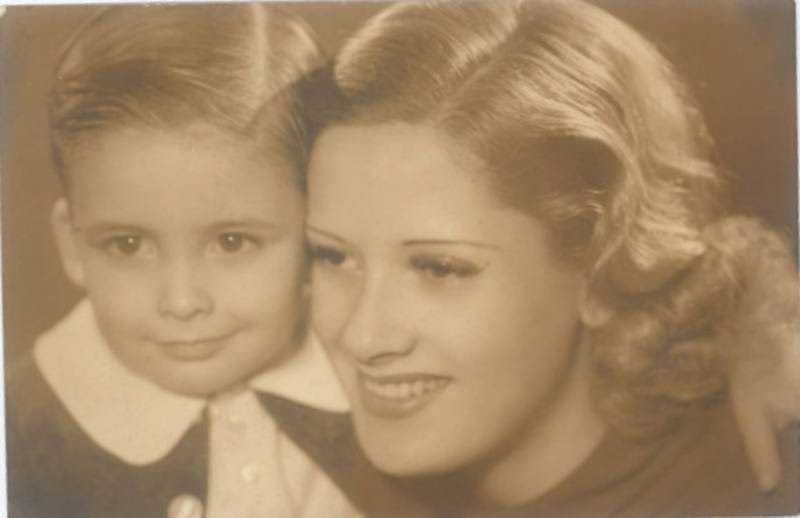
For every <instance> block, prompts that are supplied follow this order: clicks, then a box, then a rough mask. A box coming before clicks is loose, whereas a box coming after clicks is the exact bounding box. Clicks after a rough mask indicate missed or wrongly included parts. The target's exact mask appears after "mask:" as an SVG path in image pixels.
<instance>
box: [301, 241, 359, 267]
mask: <svg viewBox="0 0 800 518" xmlns="http://www.w3.org/2000/svg"><path fill="white" fill-rule="evenodd" d="M311 259H312V260H313V261H314V262H315V263H321V264H325V265H328V266H332V267H334V268H342V269H348V270H350V269H354V268H355V262H354V261H353V260H352V258H350V256H349V255H348V254H347V253H346V252H344V251H342V250H337V249H336V248H331V247H329V246H312V247H311Z"/></svg>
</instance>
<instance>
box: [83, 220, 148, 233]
mask: <svg viewBox="0 0 800 518" xmlns="http://www.w3.org/2000/svg"><path fill="white" fill-rule="evenodd" d="M110 230H125V231H134V232H145V231H146V230H147V229H146V228H145V227H142V226H141V225H134V224H132V223H125V222H122V221H96V222H94V223H92V224H90V225H87V226H86V227H81V231H83V232H98V233H99V232H108V231H110Z"/></svg>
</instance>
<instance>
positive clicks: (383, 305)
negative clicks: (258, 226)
mask: <svg viewBox="0 0 800 518" xmlns="http://www.w3.org/2000/svg"><path fill="white" fill-rule="evenodd" d="M309 182H310V183H309V195H310V199H309V203H310V214H309V220H308V221H309V226H308V237H309V240H310V243H311V247H312V250H313V256H314V267H313V303H312V311H313V325H314V327H315V329H316V331H317V332H318V334H319V336H320V338H321V339H322V342H323V343H324V344H325V346H326V349H327V351H328V353H329V355H330V357H331V360H332V362H333V364H334V366H335V368H336V370H337V372H338V374H339V376H340V378H341V380H342V383H343V385H344V387H345V390H346V392H347V393H348V395H349V397H350V399H351V400H352V413H353V419H354V422H355V427H356V431H357V434H358V438H359V441H360V443H361V445H362V447H363V449H364V451H365V452H366V454H367V456H368V457H369V458H370V459H371V460H372V461H373V462H374V463H375V464H376V465H377V467H379V468H380V469H382V470H383V471H386V472H389V473H392V474H397V475H424V474H433V473H441V472H446V471H450V470H454V469H457V468H460V467H465V466H468V465H469V464H471V463H473V462H480V461H483V460H485V459H486V458H489V457H491V456H492V455H495V454H498V453H499V450H501V449H502V448H509V447H513V445H514V444H515V442H516V441H518V440H527V439H526V438H528V437H530V436H531V434H533V433H534V432H535V430H536V429H537V427H538V426H539V425H540V424H541V422H542V421H544V420H546V419H547V417H546V416H547V415H549V414H550V413H549V412H546V411H547V410H548V408H549V405H548V403H549V402H551V401H552V400H553V399H555V397H556V396H557V395H558V393H559V389H560V387H561V385H560V384H561V382H562V380H563V379H564V378H565V377H566V373H567V367H568V366H569V365H571V363H572V361H573V359H574V355H573V353H574V351H575V349H576V335H577V330H578V328H579V318H578V299H579V292H580V289H581V285H582V276H581V275H580V274H579V273H578V272H576V271H573V270H568V269H565V268H562V267H560V266H559V265H558V264H556V263H555V262H554V259H553V255H552V254H551V251H550V250H549V249H548V240H547V239H546V235H545V228H544V227H543V226H542V224H540V223H539V222H538V221H537V220H535V219H533V218H532V217H530V216H528V215H526V214H523V213H521V212H519V211H517V210H514V209H511V208H509V207H506V206H504V205H502V204H501V203H500V202H499V201H498V200H497V199H495V198H494V197H493V196H492V195H491V194H490V192H489V191H488V189H487V188H486V187H485V184H484V183H483V180H482V178H481V177H480V176H479V174H478V171H477V168H476V167H475V166H472V165H471V164H470V161H468V160H467V159H465V158H464V159H462V157H461V156H459V154H458V148H457V147H456V146H454V145H453V143H452V142H451V141H449V140H448V139H447V138H446V137H445V136H444V135H443V134H441V133H439V132H437V131H436V130H434V129H431V128H428V127H426V126H417V125H405V124H397V125H390V124H383V125H375V126H334V127H332V128H329V129H328V130H327V131H325V133H324V134H323V135H322V136H321V137H320V139H319V140H318V143H317V145H316V146H315V149H314V151H313V156H312V161H311V165H310V176H309Z"/></svg>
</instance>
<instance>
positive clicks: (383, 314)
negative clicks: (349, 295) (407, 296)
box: [341, 275, 416, 363]
mask: <svg viewBox="0 0 800 518" xmlns="http://www.w3.org/2000/svg"><path fill="white" fill-rule="evenodd" d="M402 291H403V290H402V287H401V286H400V285H399V283H398V282H396V280H395V279H391V278H387V277H385V276H379V275H374V276H369V275H368V276H365V280H364V283H363V284H362V286H361V290H360V294H359V296H358V297H357V299H356V300H355V301H354V303H353V304H352V305H351V309H350V315H349V318H348V319H347V322H346V324H345V328H344V329H343V332H342V335H341V345H342V346H343V347H344V348H345V349H347V351H348V352H349V353H350V354H351V355H352V356H353V357H354V358H355V359H357V360H358V361H360V362H362V363H382V362H385V361H391V360H392V359H393V358H396V357H400V356H405V355H407V354H409V353H410V352H411V351H412V350H413V349H414V346H415V344H416V336H415V333H414V332H413V331H412V329H413V327H412V326H410V325H408V324H409V320H410V318H409V317H410V315H409V308H404V307H403V305H404V303H403V301H404V296H403V293H402Z"/></svg>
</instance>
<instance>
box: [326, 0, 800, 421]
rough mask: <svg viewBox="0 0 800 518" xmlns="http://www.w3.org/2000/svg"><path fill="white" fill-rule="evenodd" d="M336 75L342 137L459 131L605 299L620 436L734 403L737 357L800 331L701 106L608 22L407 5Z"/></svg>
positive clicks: (634, 36)
mask: <svg viewBox="0 0 800 518" xmlns="http://www.w3.org/2000/svg"><path fill="white" fill-rule="evenodd" d="M333 76H334V80H335V82H336V84H337V86H338V88H339V89H340V92H341V97H342V99H341V105H340V106H337V108H336V109H335V110H333V111H331V112H330V113H328V114H327V115H326V117H327V121H328V123H334V124H335V123H345V124H379V123H392V122H405V123H411V124H427V125H431V126H433V127H435V128H437V129H438V130H440V131H443V132H444V133H445V134H447V135H449V136H450V137H452V138H453V139H454V140H455V142H457V143H459V145H461V146H462V147H463V149H464V151H465V152H468V153H471V154H472V155H473V156H474V157H475V158H476V159H477V160H478V161H479V163H480V164H482V168H483V170H484V173H485V177H486V178H487V179H488V182H489V184H490V185H491V187H492V189H493V190H494V192H495V193H496V194H497V195H498V197H500V198H501V199H502V200H504V201H505V202H507V203H508V204H510V205H512V206H514V207H517V208H519V209H521V210H524V211H527V212H528V213H530V214H532V215H533V216H534V217H536V218H538V219H540V220H541V221H543V222H545V223H546V225H547V227H548V228H549V230H550V234H551V239H552V242H553V243H554V247H553V249H554V250H555V252H556V254H557V255H558V257H559V259H560V260H562V261H563V262H564V263H565V264H568V265H570V266H571V267H576V268H582V269H584V270H585V271H586V272H587V279H588V281H587V282H588V286H589V290H588V293H589V295H588V296H589V298H590V299H591V300H592V303H593V304H595V305H597V306H598V307H602V308H604V309H605V310H606V311H607V312H608V314H610V315H611V317H610V318H609V319H607V320H605V321H604V322H603V323H602V324H600V325H597V326H596V327H593V328H590V329H587V330H586V333H587V336H588V338H589V340H590V342H589V343H591V347H592V351H593V356H594V365H595V370H594V374H595V388H596V390H595V391H594V394H593V395H594V397H595V400H596V401H595V403H596V406H597V408H598V409H600V410H601V411H602V414H603V415H604V416H605V418H606V420H607V421H608V422H609V423H611V424H612V425H614V426H615V427H616V428H617V429H618V430H620V431H622V432H625V433H631V434H646V433H652V432H655V431H657V430H663V429H664V428H665V427H666V426H667V425H668V424H669V423H670V422H673V421H675V420H676V419H679V418H680V417H681V416H682V415H684V414H685V413H686V411H687V409H689V408H693V407H696V406H698V405H702V404H703V403H704V402H707V401H711V400H714V399H716V398H718V397H719V396H720V395H721V394H722V391H723V389H724V385H725V379H726V372H727V367H726V365H727V362H726V358H731V357H733V356H735V355H732V354H731V353H730V352H731V351H734V350H739V349H742V348H743V347H744V341H747V342H752V343H759V344H760V343H764V341H765V340H768V339H778V338H782V339H785V338H786V337H785V335H781V336H780V337H779V336H778V335H779V334H780V333H777V332H776V331H775V330H776V329H778V328H784V329H785V326H786V323H787V322H794V321H796V319H797V301H796V299H797V290H796V279H795V268H794V265H793V260H792V257H791V254H790V253H789V252H788V247H787V246H786V243H784V242H783V241H782V240H781V239H780V238H778V237H777V236H776V234H775V233H774V232H773V231H771V230H770V229H768V228H767V227H766V226H764V225H761V224H760V223H758V222H756V221H754V220H751V219H742V218H725V217H724V214H725V211H724V204H723V203H722V202H721V201H720V200H721V199H722V197H723V194H724V189H725V180H726V179H725V175H724V173H723V171H721V169H720V168H719V167H717V166H715V165H714V163H713V161H712V158H713V157H712V155H713V145H712V140H711V138H710V136H709V133H708V131H707V129H706V125H705V122H704V120H703V117H702V115H701V114H700V111H699V110H698V109H697V108H696V106H695V102H694V100H693V99H692V96H691V95H690V93H689V91H688V89H687V88H686V86H685V85H684V83H683V82H682V81H681V80H680V78H679V77H678V76H677V74H676V73H675V72H674V70H673V68H672V66H671V65H670V63H669V62H668V61H667V60H666V59H664V58H663V57H662V56H661V54H660V53H659V52H658V51H657V50H656V48H655V47H654V46H653V45H652V44H651V43H650V42H648V41H647V40H646V39H645V38H644V37H642V36H641V35H639V34H638V33H637V32H636V31H634V30H633V29H632V28H630V27H629V26H627V25H625V24H624V23H623V22H621V21H619V20H617V19H616V18H614V17H613V16H611V15H610V14H608V13H606V12H605V11H603V10H601V9H599V8H597V7H594V6H592V5H589V4H586V3H583V2H580V1H569V2H566V1H555V0H529V1H521V2H508V1H506V2H502V1H499V2H428V3H410V4H401V5H396V6H394V7H392V8H389V9H387V10H386V11H384V12H383V13H381V14H379V15H378V16H377V17H375V18H374V19H372V20H371V21H370V22H369V23H368V24H367V26H366V27H365V28H364V29H363V30H362V31H361V32H359V33H358V34H357V35H356V36H354V37H353V38H352V39H351V40H350V41H349V42H348V43H347V44H346V45H345V47H344V48H343V49H342V51H341V52H340V54H339V56H338V57H337V59H336V61H335V63H334V70H333ZM777 292H780V295H779V294H778V293H777ZM767 301H769V302H767ZM764 306H766V307H770V308H771V310H770V311H764V310H762V309H760V308H762V307H764ZM773 306H774V307H773ZM737 344H742V345H737ZM739 358H741V357H739ZM738 361H741V359H740V360H738Z"/></svg>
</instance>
